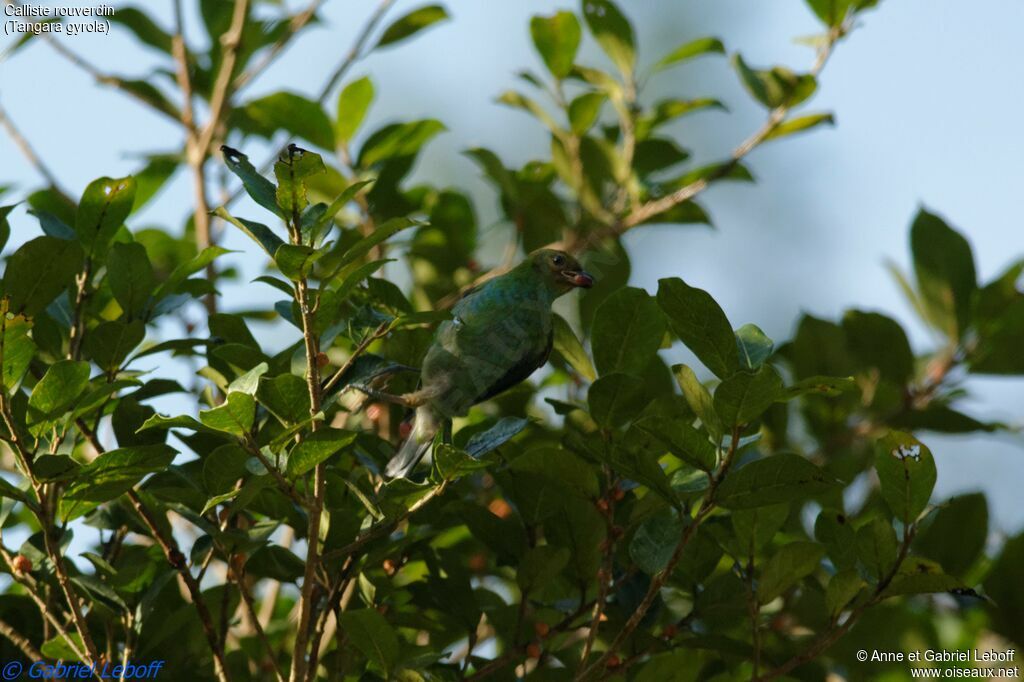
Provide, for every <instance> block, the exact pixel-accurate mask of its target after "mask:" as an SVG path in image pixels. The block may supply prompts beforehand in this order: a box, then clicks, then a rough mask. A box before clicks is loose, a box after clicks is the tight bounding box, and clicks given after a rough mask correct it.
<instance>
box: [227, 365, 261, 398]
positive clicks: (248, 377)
mask: <svg viewBox="0 0 1024 682" xmlns="http://www.w3.org/2000/svg"><path fill="white" fill-rule="evenodd" d="M269 369H270V367H269V365H268V364H267V363H266V362H261V363H259V364H258V365H256V366H255V367H253V368H252V369H250V370H249V371H248V372H246V373H245V374H241V375H239V376H238V377H236V378H235V380H234V381H232V382H231V383H230V384H228V393H234V392H236V391H237V392H239V393H246V394H248V395H252V396H254V395H256V389H257V387H258V386H259V382H260V377H262V376H263V375H264V374H266V373H267V370H269Z"/></svg>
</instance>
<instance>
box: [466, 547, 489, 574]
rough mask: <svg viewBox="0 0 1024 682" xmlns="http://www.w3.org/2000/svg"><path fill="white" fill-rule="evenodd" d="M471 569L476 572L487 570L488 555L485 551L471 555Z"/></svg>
mask: <svg viewBox="0 0 1024 682" xmlns="http://www.w3.org/2000/svg"><path fill="white" fill-rule="evenodd" d="M469 570H471V571H473V572H474V573H483V572H484V571H485V570H487V555H486V554H484V553H483V552H477V553H476V554H474V555H472V556H471V557H469Z"/></svg>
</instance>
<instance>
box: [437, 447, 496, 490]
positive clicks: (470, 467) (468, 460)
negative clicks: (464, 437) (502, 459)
mask: <svg viewBox="0 0 1024 682" xmlns="http://www.w3.org/2000/svg"><path fill="white" fill-rule="evenodd" d="M434 464H435V465H436V466H437V472H438V474H440V476H441V478H442V479H444V480H448V481H454V480H456V479H458V478H461V477H462V476H465V475H466V474H471V473H473V472H474V471H479V470H480V469H486V468H487V467H488V465H490V462H488V461H486V460H481V459H477V458H475V457H473V455H471V454H469V453H468V452H466V451H465V450H462V449H461V448H455V447H452V446H451V445H447V444H445V443H441V444H440V445H438V446H437V447H436V448H435V449H434Z"/></svg>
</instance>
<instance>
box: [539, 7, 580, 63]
mask: <svg viewBox="0 0 1024 682" xmlns="http://www.w3.org/2000/svg"><path fill="white" fill-rule="evenodd" d="M530 35H531V37H532V38H533V45H534V47H536V48H537V52H539V53H540V56H541V58H542V59H543V60H544V64H546V65H547V67H548V71H550V72H551V75H553V76H554V77H555V78H559V79H561V78H565V77H566V76H568V75H569V72H570V71H572V65H573V62H574V61H575V59H576V50H577V49H579V46H580V36H581V32H580V24H579V22H578V21H577V20H576V15H575V14H573V13H572V12H566V11H561V12H555V13H554V14H552V15H551V16H541V15H537V16H534V17H533V18H532V19H530Z"/></svg>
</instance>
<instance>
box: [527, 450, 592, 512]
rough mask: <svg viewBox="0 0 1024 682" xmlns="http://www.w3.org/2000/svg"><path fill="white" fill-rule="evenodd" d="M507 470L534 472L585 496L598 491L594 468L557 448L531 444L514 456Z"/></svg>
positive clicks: (558, 486)
mask: <svg viewBox="0 0 1024 682" xmlns="http://www.w3.org/2000/svg"><path fill="white" fill-rule="evenodd" d="M509 470H510V471H512V472H515V473H517V474H535V475H536V476H538V477H540V478H542V479H546V480H547V481H548V482H550V483H551V484H552V485H553V486H555V487H556V488H557V489H558V490H560V491H562V492H563V493H565V494H572V495H576V496H578V497H582V498H584V499H587V500H593V499H596V498H597V497H598V496H599V495H600V494H601V488H600V484H599V483H598V481H597V475H596V474H595V473H594V470H593V469H592V468H591V466H590V465H588V464H587V463H586V462H584V461H583V460H582V459H580V458H579V457H577V456H576V455H574V454H572V453H571V452H567V451H565V450H559V449H557V448H550V447H540V448H532V449H530V450H528V451H527V452H525V453H524V454H522V455H520V456H519V457H516V458H515V459H514V460H512V462H511V464H509Z"/></svg>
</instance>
